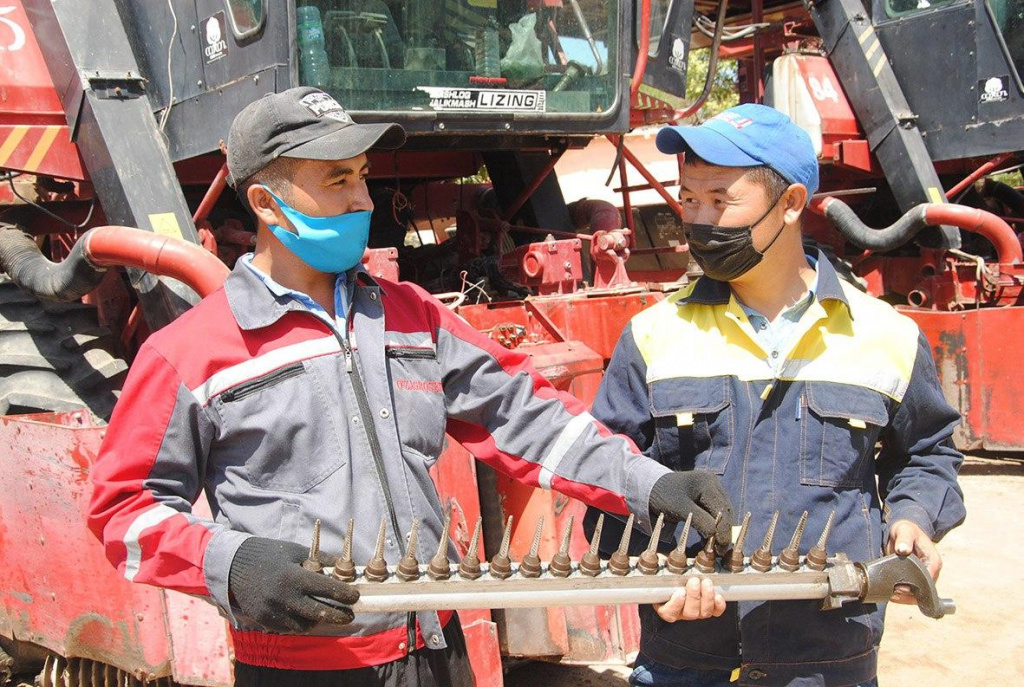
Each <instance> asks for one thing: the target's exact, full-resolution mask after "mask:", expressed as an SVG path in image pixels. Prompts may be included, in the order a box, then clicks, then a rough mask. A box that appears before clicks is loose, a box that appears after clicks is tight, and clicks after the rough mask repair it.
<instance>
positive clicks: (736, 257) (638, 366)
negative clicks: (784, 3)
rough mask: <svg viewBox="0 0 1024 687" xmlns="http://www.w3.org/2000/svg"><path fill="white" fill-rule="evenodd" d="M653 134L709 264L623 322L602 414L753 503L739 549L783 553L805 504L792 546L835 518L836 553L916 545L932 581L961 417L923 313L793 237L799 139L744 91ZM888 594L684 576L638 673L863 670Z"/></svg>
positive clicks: (808, 151) (695, 243)
mask: <svg viewBox="0 0 1024 687" xmlns="http://www.w3.org/2000/svg"><path fill="white" fill-rule="evenodd" d="M657 145H658V149H659V150H660V151H661V152H663V153H667V154H681V155H683V156H684V165H683V168H682V175H681V184H680V200H681V202H682V205H683V219H684V220H685V221H684V223H683V225H684V229H685V232H686V236H687V240H688V242H689V247H690V254H691V256H692V257H693V259H694V260H695V261H696V262H697V264H698V265H700V267H701V268H702V269H703V271H704V276H702V277H701V278H700V279H698V280H696V281H695V282H694V283H692V284H689V285H688V286H686V287H684V288H683V289H681V290H680V291H678V292H676V293H675V294H673V295H671V296H669V297H668V298H666V299H665V300H664V301H663V302H661V303H659V304H657V305H655V306H653V307H651V308H649V309H648V310H646V311H644V312H642V313H640V314H639V315H637V316H636V317H635V318H633V320H632V321H631V322H630V324H629V326H628V327H627V328H626V330H625V332H624V333H623V335H622V338H621V339H620V340H619V343H618V346H617V348H616V350H615V354H614V355H613V357H612V360H611V363H610V364H609V367H608V371H607V373H606V375H605V377H604V381H603V382H602V385H601V390H600V392H599V394H598V397H597V400H596V401H595V402H594V408H593V413H594V415H595V416H596V417H597V418H598V419H600V420H602V421H603V422H604V423H605V424H607V425H608V426H609V427H610V428H611V429H612V430H613V431H616V432H620V433H622V434H626V435H628V436H630V437H632V438H633V440H634V441H635V442H636V443H637V444H638V446H639V447H640V448H641V449H642V450H643V451H644V452H645V453H646V455H648V456H649V457H650V458H652V459H654V460H656V461H658V462H660V463H662V464H664V465H666V466H668V467H670V468H672V469H674V470H677V471H684V472H685V471H706V472H710V473H713V474H715V475H717V476H718V477H719V478H720V480H721V483H722V485H723V486H724V487H725V490H726V492H727V493H728V494H729V497H730V499H731V500H732V505H733V508H734V512H736V513H737V515H739V514H743V513H750V514H751V517H750V521H749V528H748V529H747V531H746V535H745V538H744V540H743V542H742V544H741V543H740V542H737V546H739V547H741V548H742V549H743V553H744V554H745V555H747V556H750V555H751V554H753V553H754V551H755V549H757V548H758V547H759V546H762V545H767V548H768V549H769V550H770V551H771V553H772V554H775V555H778V554H780V553H781V551H782V549H783V548H784V547H786V546H787V545H788V544H789V542H790V540H791V536H792V535H793V533H794V532H795V531H796V530H797V528H798V522H799V521H800V518H801V514H802V513H803V512H804V511H807V516H808V518H807V521H806V529H805V532H806V534H805V535H804V536H803V541H802V543H801V544H800V545H799V552H800V553H801V554H806V553H807V552H808V550H809V549H810V548H811V547H812V546H814V545H815V544H816V543H817V541H818V539H819V536H820V535H821V533H822V532H823V531H824V530H825V529H826V527H827V524H826V523H827V522H828V521H829V519H830V516H831V515H832V514H834V517H833V518H832V522H831V534H830V536H829V539H828V544H827V545H828V550H829V551H830V552H837V551H841V552H844V553H845V554H846V555H847V556H849V557H850V558H851V559H852V560H861V561H866V560H871V559H874V558H878V557H880V556H881V555H883V553H892V552H895V553H898V554H910V553H914V554H916V555H918V556H919V557H920V558H921V559H922V560H923V561H924V562H925V564H926V565H927V566H928V569H929V571H930V572H931V574H932V575H933V576H937V575H938V573H939V568H940V565H941V559H940V557H939V553H938V550H937V549H936V546H935V544H934V542H935V541H938V540H939V539H940V538H941V537H942V536H943V535H944V534H945V533H946V532H948V531H949V530H951V529H952V528H953V527H956V526H957V525H958V524H959V523H960V522H962V521H963V519H964V515H965V511H964V505H963V497H962V493H961V491H960V489H959V487H958V486H957V471H958V468H959V466H960V463H961V462H962V459H963V457H962V455H961V454H960V453H959V452H957V450H956V449H955V448H954V447H953V444H952V440H951V435H952V431H953V428H954V427H955V426H956V425H957V423H958V422H959V416H958V415H957V413H956V412H955V411H954V410H953V409H952V408H951V407H950V406H949V405H948V404H947V403H946V401H945V399H944V398H943V395H942V391H941V389H940V388H939V384H938V380H937V376H936V372H935V364H934V362H933V360H932V357H931V349H930V347H929V345H928V342H927V341H926V340H925V338H924V337H923V336H922V335H921V333H920V331H919V330H918V327H917V325H916V324H915V323H914V322H913V321H912V320H910V319H909V318H907V317H904V316H903V315H900V314H899V313H897V312H896V311H895V310H893V309H892V308H891V307H890V306H889V305H887V304H885V303H883V302H881V301H878V300H876V299H874V298H872V297H870V296H868V295H866V294H864V293H862V292H860V291H858V290H857V289H856V288H853V287H851V286H850V285H849V284H846V283H843V282H841V281H840V279H839V278H838V277H837V275H836V271H835V269H834V268H833V267H832V265H831V264H830V263H829V261H828V259H827V258H826V257H825V256H824V255H823V254H822V253H821V252H819V251H816V250H815V251H811V252H805V251H804V248H803V244H802V240H801V217H802V215H803V212H804V210H805V208H806V206H807V204H808V201H809V199H810V197H811V195H812V194H813V193H814V191H815V189H816V188H817V186H818V165H817V159H816V156H815V154H814V149H813V147H812V145H811V141H810V139H809V137H808V136H807V134H806V133H804V132H803V131H802V130H801V129H799V128H798V127H797V126H796V125H794V124H793V123H792V122H791V121H790V120H789V118H788V117H786V116H785V115H783V114H781V113H780V112H778V111H776V110H773V109H772V108H769V107H765V106H762V105H754V104H747V105H740V106H738V107H734V108H732V109H729V110H727V111H725V112H723V113H722V114H720V115H718V116H717V117H715V118H713V119H712V120H710V121H708V122H707V123H705V124H703V125H701V126H697V127H680V126H671V127H666V128H664V129H663V130H662V131H660V132H659V134H658V138H657ZM878 442H881V450H880V452H878V453H877V456H876V443H878ZM776 513H777V514H778V516H777V525H776V527H775V529H774V538H771V534H769V529H770V524H771V523H772V522H773V516H774V515H775V514H776ZM606 529H607V528H606ZM689 543H690V544H691V545H699V542H698V540H697V538H696V536H694V538H692V539H691V541H690V542H689ZM663 544H665V545H674V542H663ZM693 553H694V551H692V550H691V555H693ZM769 563H770V562H769ZM893 600H894V601H910V600H911V599H910V598H909V597H906V596H904V594H903V593H900V594H897V595H896V596H895V597H894V599H893ZM884 607H885V604H877V605H876V604H862V603H852V604H849V605H846V606H843V607H842V608H841V609H838V610H831V611H822V610H819V604H816V603H814V602H811V601H778V602H767V603H763V602H739V603H728V604H726V603H725V601H724V600H723V599H722V597H721V595H720V594H717V593H716V592H715V591H714V588H713V586H712V585H711V583H710V581H708V580H704V581H703V582H702V583H698V582H696V581H695V580H693V581H691V584H690V585H689V586H688V587H687V588H686V589H685V590H680V592H678V593H677V594H676V595H675V596H673V598H672V599H671V600H670V601H669V602H668V603H666V604H663V605H660V606H654V607H651V606H646V607H642V608H641V610H640V616H641V627H642V630H641V641H640V655H639V657H638V659H637V662H636V668H635V670H634V672H633V675H632V677H631V684H634V685H729V684H731V683H732V682H738V683H739V684H750V685H754V684H756V685H797V684H798V685H839V684H842V685H859V684H869V685H870V684H875V676H876V669H877V656H878V645H879V641H880V640H881V636H882V622H883V616H884V611H885V608H884ZM678 620H691V621H695V622H676V621H678Z"/></svg>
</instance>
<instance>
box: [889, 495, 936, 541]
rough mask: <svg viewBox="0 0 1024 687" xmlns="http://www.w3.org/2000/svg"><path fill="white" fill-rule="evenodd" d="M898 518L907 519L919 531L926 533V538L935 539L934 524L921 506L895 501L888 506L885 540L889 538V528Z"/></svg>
mask: <svg viewBox="0 0 1024 687" xmlns="http://www.w3.org/2000/svg"><path fill="white" fill-rule="evenodd" d="M900 520H909V521H910V522H912V523H914V524H915V525H917V526H918V527H920V528H921V531H922V532H924V533H925V534H927V535H928V538H929V539H931V540H933V541H934V539H935V526H934V525H933V523H932V518H931V516H930V515H928V511H926V510H925V509H924V508H922V507H921V506H919V505H917V504H916V503H897V504H890V506H889V517H888V518H887V520H886V525H885V538H886V541H888V539H889V530H890V529H892V526H893V525H894V524H896V523H897V522H899V521H900Z"/></svg>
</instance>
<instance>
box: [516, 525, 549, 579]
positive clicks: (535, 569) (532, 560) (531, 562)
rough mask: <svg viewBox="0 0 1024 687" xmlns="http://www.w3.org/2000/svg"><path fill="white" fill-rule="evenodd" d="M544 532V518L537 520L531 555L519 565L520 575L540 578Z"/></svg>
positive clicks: (526, 556) (524, 557) (525, 557)
mask: <svg viewBox="0 0 1024 687" xmlns="http://www.w3.org/2000/svg"><path fill="white" fill-rule="evenodd" d="M543 531H544V518H543V516H542V517H540V518H538V519H537V529H536V531H534V533H533V543H532V544H531V545H530V553H528V554H526V555H525V556H523V562H522V563H520V564H519V574H520V575H522V576H523V577H527V578H535V577H540V572H541V563H540V556H539V555H538V554H539V553H540V537H541V533H542V532H543Z"/></svg>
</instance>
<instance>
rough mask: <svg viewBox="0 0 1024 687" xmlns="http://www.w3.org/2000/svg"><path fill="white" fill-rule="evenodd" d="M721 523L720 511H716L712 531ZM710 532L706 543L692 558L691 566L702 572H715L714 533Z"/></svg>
mask: <svg viewBox="0 0 1024 687" xmlns="http://www.w3.org/2000/svg"><path fill="white" fill-rule="evenodd" d="M721 524H722V512H721V511H719V512H718V516H717V517H716V518H715V529H714V532H717V531H718V526H719V525H721ZM714 532H712V534H711V536H710V537H708V542H707V544H705V545H704V548H703V549H702V550H701V551H700V552H699V553H698V554H697V557H696V558H695V559H693V567H694V569H696V570H697V571H698V572H702V573H705V574H707V573H713V572H715V535H714Z"/></svg>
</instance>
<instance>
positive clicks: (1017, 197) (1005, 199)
mask: <svg viewBox="0 0 1024 687" xmlns="http://www.w3.org/2000/svg"><path fill="white" fill-rule="evenodd" d="M981 193H982V195H984V196H988V197H991V198H995V199H996V200H998V201H999V202H1000V203H1002V204H1003V205H1005V206H1006V207H1008V208H1010V209H1012V210H1013V212H1014V213H1015V214H1016V215H1017V216H1018V217H1020V216H1021V215H1024V193H1021V192H1020V191H1018V190H1017V189H1015V188H1014V187H1013V186H1010V185H1009V184H1004V183H1003V182H1001V181H996V180H995V179H986V180H985V185H984V187H983V188H982V192H981Z"/></svg>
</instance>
